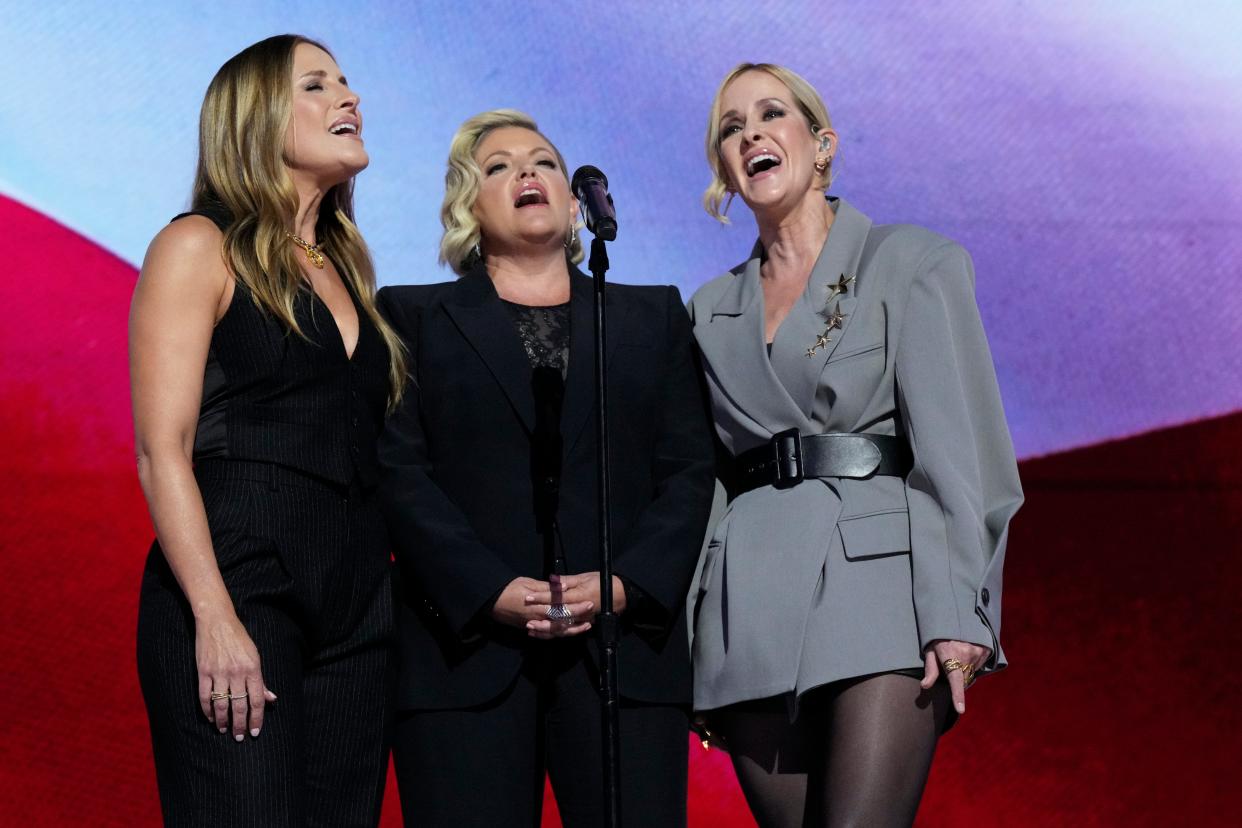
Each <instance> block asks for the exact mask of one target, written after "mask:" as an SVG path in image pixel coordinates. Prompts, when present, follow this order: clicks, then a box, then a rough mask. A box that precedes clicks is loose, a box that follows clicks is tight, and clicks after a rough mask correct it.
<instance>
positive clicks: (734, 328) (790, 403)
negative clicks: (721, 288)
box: [694, 244, 811, 448]
mask: <svg viewBox="0 0 1242 828" xmlns="http://www.w3.org/2000/svg"><path fill="white" fill-rule="evenodd" d="M761 254H762V248H761V247H760V246H759V245H758V244H756V245H755V248H754V250H753V251H752V252H751V257H750V259H749V260H747V262H746V263H745V264H744V265H741V266H739V267H738V268H735V269H734V271H733V282H732V284H731V285H730V286H729V289H728V290H726V291H725V292H724V293H723V294H722V295H721V297H720V299H719V300H718V301H717V302H716V305H715V307H714V308H712V312H711V319H710V320H708V322H707V324H703V322H702V321H700V322H699V323H698V324H696V325H695V327H694V335H695V339H696V340H698V343H699V349H700V351H701V352H702V354H703V359H704V362H705V363H706V365H705V367H706V369H707V372H708V375H709V376H710V378H711V379H712V381H713V382H715V383H716V384H717V385H718V386H719V387H720V389H721V391H722V392H723V393H724V395H725V396H727V397H728V398H729V399H731V400H732V401H733V403H734V405H735V407H736V408H737V410H739V411H744V412H746V413H747V414H748V415H749V416H750V417H751V418H753V419H754V420H755V421H756V422H757V423H758V424H759V425H760V426H761V427H762V428H764V429H766V430H767V431H769V432H770V433H773V434H775V433H777V432H779V431H784V430H785V429H787V428H797V429H799V430H800V431H801V430H809V429H810V428H811V421H810V420H809V419H808V418H807V417H806V415H805V414H804V413H803V412H802V410H801V408H800V407H799V406H798V405H797V404H795V402H794V398H792V397H791V396H790V394H789V392H788V391H787V390H786V389H785V386H784V384H783V383H782V382H781V380H780V379H779V378H778V377H777V375H776V373H775V372H774V371H773V369H772V361H771V360H770V359H768V354H767V346H766V344H765V339H764V321H763V314H764V309H763V289H762V287H761V286H760V284H759V266H760V263H761ZM781 327H782V328H783V327H784V325H782V326H781ZM743 448H749V446H746V447H743Z"/></svg>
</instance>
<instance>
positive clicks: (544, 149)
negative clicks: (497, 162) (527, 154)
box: [483, 147, 556, 164]
mask: <svg viewBox="0 0 1242 828" xmlns="http://www.w3.org/2000/svg"><path fill="white" fill-rule="evenodd" d="M536 152H546V153H547V154H548V155H551V156H552V157H553V158H555V157H556V153H554V152H552V150H550V149H548V148H547V147H535V149H534V150H532V151H531V155H534V154H535V153H536ZM497 155H503V156H505V157H512V156H513V153H511V152H509V151H508V150H507V149H498V150H492V151H491V152H489V153H488V154H487V155H485V156H483V163H484V164H486V163H487V162H488V161H491V160H492V159H493V158H495V157H496V156H497Z"/></svg>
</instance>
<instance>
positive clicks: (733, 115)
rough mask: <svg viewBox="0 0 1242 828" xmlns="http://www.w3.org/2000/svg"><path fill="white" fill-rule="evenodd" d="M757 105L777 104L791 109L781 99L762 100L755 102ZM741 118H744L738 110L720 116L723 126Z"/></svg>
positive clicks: (731, 110)
mask: <svg viewBox="0 0 1242 828" xmlns="http://www.w3.org/2000/svg"><path fill="white" fill-rule="evenodd" d="M755 103H759V104H772V103H777V104H780V105H781V106H783V107H785V108H786V109H789V104H787V103H785V102H784V101H783V100H781V99H780V98H762V99H760V100H758V101H755ZM740 117H742V116H741V115H739V114H738V111H737V110H736V109H730V110H729V111H728V112H725V113H724V114H722V115H721V116H720V123H722V124H723V123H724V122H725V121H726V120H728V119H729V118H740Z"/></svg>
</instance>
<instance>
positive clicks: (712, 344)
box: [689, 199, 1022, 710]
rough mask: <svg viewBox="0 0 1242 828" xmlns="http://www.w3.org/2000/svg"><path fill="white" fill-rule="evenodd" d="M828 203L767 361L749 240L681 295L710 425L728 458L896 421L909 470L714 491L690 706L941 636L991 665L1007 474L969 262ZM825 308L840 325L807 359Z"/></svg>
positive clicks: (904, 230)
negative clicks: (719, 271) (983, 655)
mask: <svg viewBox="0 0 1242 828" xmlns="http://www.w3.org/2000/svg"><path fill="white" fill-rule="evenodd" d="M830 203H831V204H832V206H833V208H834V210H835V211H836V219H835V221H834V222H833V224H832V228H831V230H830V232H829V236H828V240H827V242H826V243H825V245H824V248H823V250H822V251H821V253H820V255H819V259H818V261H816V263H815V267H814V269H813V270H812V272H811V278H810V281H809V283H808V285H807V288H806V291H805V292H804V293H803V295H802V297H801V299H799V300H798V302H797V303H796V304H795V305H794V307H793V309H792V310H791V311H790V313H789V316H788V317H787V318H786V319H785V321H784V322H783V323H782V324H781V326H780V329H779V330H778V331H777V334H776V340H775V342H774V344H773V347H772V355H771V358H770V359H769V357H768V355H767V353H766V352H765V346H764V303H763V291H762V288H761V287H760V284H759V265H760V261H761V259H760V256H761V254H762V248H761V247H760V245H758V244H756V245H755V250H754V252H753V253H752V254H751V258H750V259H749V260H748V261H746V262H744V263H742V264H740V265H738V266H737V267H735V268H734V269H733V270H731V271H729V272H728V273H725V274H724V275H722V276H720V277H719V278H716V279H714V280H712V281H711V282H708V283H707V284H706V285H704V286H703V287H702V288H700V289H699V291H698V292H696V293H695V295H694V297H693V298H692V299H691V300H690V315H691V318H692V320H693V321H694V334H695V337H696V339H697V340H698V344H699V347H700V348H701V350H702V354H703V364H704V370H705V372H706V375H707V383H708V387H709V389H710V392H711V404H712V413H713V417H714V419H715V423H716V431H717V434H718V435H719V437H720V439H721V441H722V442H723V443H724V447H725V448H726V449H728V450H729V451H730V452H732V453H733V454H738V453H740V452H743V451H746V450H747V449H750V448H754V447H756V446H758V445H760V444H762V443H765V442H766V441H768V440H769V439H770V438H771V437H772V435H773V434H775V433H777V432H780V431H783V430H785V429H789V428H797V429H798V431H799V432H801V433H802V434H815V433H821V432H869V433H873V434H890V435H892V434H900V435H905V437H906V438H907V439H908V440H909V442H910V445H911V448H912V449H913V453H914V469H913V471H911V472H910V474H909V476H908V477H907V478H906V479H905V480H902V479H900V478H897V477H873V478H871V479H869V480H850V479H842V478H832V479H827V480H814V479H812V480H807V481H804V482H803V483H801V484H800V485H797V486H794V487H793V488H788V489H781V490H778V489H775V488H772V487H771V486H766V487H762V488H759V489H754V490H752V491H749V492H746V493H744V494H741V495H740V496H738V497H737V498H735V499H734V500H733V501H732V502H731V503H729V504H728V506H727V508H725V509H724V513H723V516H722V517H721V518H720V520H719V522H718V523H717V524H716V526H715V529H714V530H713V531H711V533H710V536H709V538H708V542H707V544H706V546H705V548H704V552H703V555H702V556H701V560H700V562H699V564H700V571H699V573H698V575H697V577H696V580H695V582H694V585H693V586H692V587H691V591H690V596H689V599H690V605H689V608H690V613H691V615H690V623H691V625H692V633H693V644H692V649H693V657H694V669H695V677H694V700H695V707H696V708H697V709H699V710H711V709H713V708H717V707H721V706H723V705H727V704H732V703H734V702H738V701H743V700H746V699H755V698H763V697H767V696H774V695H780V694H784V693H789V692H791V691H792V692H793V693H794V694H795V696H794V698H795V699H796V698H797V697H798V696H800V695H801V694H802V693H803V692H805V691H807V690H809V689H811V688H813V687H817V686H819V685H822V684H826V683H828V682H832V681H836V680H839V679H843V678H849V677H853V676H861V675H868V674H871V673H878V672H886V671H892V670H904V669H920V668H921V667H922V664H923V660H922V656H921V654H922V651H923V649H924V647H926V646H927V645H928V644H929V643H930V642H931V641H933V640H935V639H941V638H943V639H956V640H959V641H969V642H973V643H975V644H981V645H983V646H985V647H990V648H991V649H992V652H993V656H992V659H991V661H990V662H989V664H988V669H990V670H995V669H999V668H1001V667H1003V666H1004V665H1005V656H1004V653H1003V652H1002V650H1001V646H1000V628H1001V569H1002V566H1003V564H1004V559H1005V539H1006V535H1007V532H1008V526H1009V520H1010V518H1011V517H1013V514H1014V513H1015V512H1016V511H1017V510H1018V507H1019V506H1020V505H1021V503H1022V489H1021V485H1020V484H1019V481H1018V471H1017V464H1016V462H1015V460H1014V453H1013V445H1012V443H1011V441H1010V439H1009V431H1008V428H1007V427H1006V425H1005V415H1004V410H1003V409H1002V407H1001V400H1000V393H999V390H998V388H997V384H996V374H995V371H994V369H993V367H992V360H991V356H990V354H989V351H988V344H987V339H986V338H985V336H984V332H983V326H982V324H981V322H980V319H979V311H978V308H977V306H976V304H975V298H974V271H973V269H972V266H971V262H970V257H969V256H968V255H967V253H966V251H965V250H963V249H962V248H961V247H959V246H958V245H957V244H955V243H953V242H951V241H949V240H947V239H945V238H943V237H941V236H938V235H936V234H934V233H931V232H929V231H927V230H924V229H922V228H919V227H913V226H909V225H879V226H875V225H872V223H871V220H870V219H869V218H867V217H866V216H865V215H863V214H862V213H860V212H859V211H857V210H855V209H854V208H853V207H851V206H850V205H849V204H847V203H846V202H845V201H843V200H841V199H830ZM851 277H852V278H851ZM833 311H835V312H836V313H837V314H839V317H840V322H839V327H837V328H834V329H832V330H830V331H828V332H827V333H828V337H829V340H830V341H828V342H827V343H826V344H821V345H820V347H818V348H815V349H814V350H813V352H812V353H811V354H810V356H808V349H811V348H813V346H815V345H816V342H817V340H818V338H819V336H820V335H821V334H824V333H825V331H826V329H827V328H828V322H827V321H826V318H825V317H826V315H827V314H829V313H831V312H833Z"/></svg>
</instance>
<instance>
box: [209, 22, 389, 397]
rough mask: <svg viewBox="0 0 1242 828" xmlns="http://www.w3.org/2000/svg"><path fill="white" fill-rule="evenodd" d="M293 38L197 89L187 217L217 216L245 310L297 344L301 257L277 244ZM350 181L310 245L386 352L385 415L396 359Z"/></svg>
mask: <svg viewBox="0 0 1242 828" xmlns="http://www.w3.org/2000/svg"><path fill="white" fill-rule="evenodd" d="M299 43H307V44H310V45H311V46H314V47H316V48H318V49H323V51H325V52H327V53H328V54H329V55H331V54H332V53H331V52H329V51H328V49H327V48H326V47H325V46H323V45H322V44H320V43H317V42H316V41H314V40H311V39H310V38H307V37H302V36H301V35H289V34H286V35H277V36H275V37H269V38H267V39H266V40H261V41H259V42H258V43H255V44H254V45H253V46H250V47H248V48H246V49H244V50H242V51H241V52H239V53H238V54H236V55H234V56H233V57H232V58H230V59H229V60H228V61H227V62H226V63H225V64H224V65H223V66H221V67H220V70H219V71H218V72H216V76H215V77H214V78H212V80H211V84H210V85H209V86H208V87H207V94H206V96H204V98H203V108H202V112H201V115H200V117H199V128H198V167H197V170H196V172H195V175H194V189H193V196H192V198H191V208H192V209H194V210H202V211H204V212H209V213H220V212H221V211H223V212H225V213H227V215H228V219H229V224H228V226H227V227H226V228H225V231H224V259H225V262H226V263H227V264H228V266H229V270H230V271H231V272H232V274H233V277H234V278H235V279H236V280H237V281H238V282H240V283H242V284H243V285H245V286H246V288H247V289H248V290H249V291H250V295H251V296H252V297H253V299H254V303H255V304H256V305H258V307H259V309H260V310H262V311H264V312H265V313H269V314H271V315H272V316H274V317H276V318H277V319H279V320H280V321H281V322H283V323H284V324H285V326H286V327H287V328H288V329H289V330H290V331H292V332H294V333H296V334H298V335H299V336H303V337H305V334H304V333H303V332H302V329H301V327H300V326H299V325H298V321H297V318H296V317H295V315H294V303H295V301H296V300H297V298H298V295H299V294H300V293H301V292H302V291H304V290H306V289H307V282H306V277H305V276H304V275H303V273H302V269H301V267H300V266H299V264H298V257H299V256H301V255H302V251H301V250H300V249H298V248H297V247H295V246H294V245H293V243H292V242H291V241H289V238H288V236H287V233H288V231H289V228H291V227H292V226H293V223H294V220H295V218H296V216H297V209H298V194H297V191H296V190H295V188H294V184H293V179H292V177H291V176H290V175H289V170H288V168H287V167H286V166H285V161H284V144H285V133H286V132H287V131H288V129H289V121H290V118H291V114H292V106H293V104H292V97H293V95H292V89H291V87H292V84H291V81H290V78H291V77H292V74H293V50H294V49H295V48H296V47H297V45H298V44H299ZM353 192H354V186H353V181H352V180H350V181H347V182H345V183H343V184H339V185H337V186H335V187H333V188H332V189H331V190H329V191H328V192H327V194H326V195H325V196H324V198H323V202H322V203H321V205H320V208H319V220H318V224H317V225H316V227H315V234H316V241H317V242H318V243H319V244H320V246H322V247H323V248H324V249H325V250H326V251H327V253H328V255H329V256H331V258H332V262H333V263H334V264H335V265H336V267H337V270H338V271H339V272H340V274H341V277H342V278H343V279H345V280H346V281H347V282H348V283H349V286H350V287H351V288H352V289H353V293H354V295H355V296H357V297H358V302H359V304H360V305H362V308H363V310H364V311H365V312H366V314H367V316H368V317H369V318H370V319H371V322H372V323H373V324H374V325H375V327H376V328H377V329H378V330H379V332H380V335H381V336H382V337H383V339H384V344H385V345H386V346H387V348H388V354H389V357H390V359H389V371H388V379H389V385H390V392H389V398H388V399H389V406H390V408H391V407H394V406H395V405H396V404H397V402H398V400H399V399H400V398H401V389H402V388H403V386H404V384H405V372H406V366H405V349H404V347H403V346H402V344H401V339H400V337H398V336H397V334H396V332H395V331H393V329H392V328H391V327H390V326H389V325H388V323H387V322H385V321H384V319H383V317H381V316H380V314H379V312H378V311H377V310H376V307H375V266H374V265H373V264H372V262H371V254H370V252H369V251H368V250H367V245H366V242H364V241H363V239H362V234H361V233H360V232H359V231H358V227H357V225H355V224H354V205H353Z"/></svg>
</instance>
